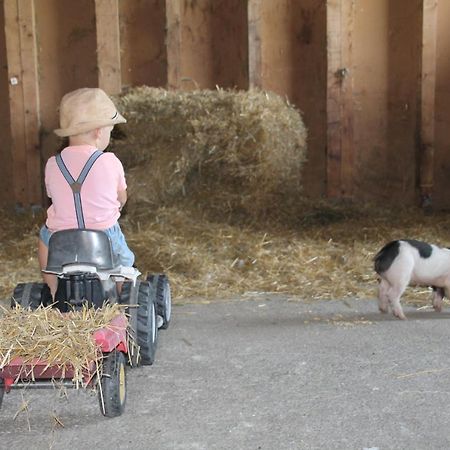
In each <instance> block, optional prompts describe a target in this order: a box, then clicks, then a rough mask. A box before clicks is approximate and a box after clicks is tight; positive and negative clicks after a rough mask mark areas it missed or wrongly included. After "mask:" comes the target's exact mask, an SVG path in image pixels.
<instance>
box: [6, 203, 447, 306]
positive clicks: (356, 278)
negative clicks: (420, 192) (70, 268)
mask: <svg viewBox="0 0 450 450" xmlns="http://www.w3.org/2000/svg"><path fill="white" fill-rule="evenodd" d="M299 208H300V209H301V212H300V213H299V214H298V215H297V216H296V219H297V221H296V222H294V221H293V220H292V221H291V222H286V221H284V220H283V221H282V223H280V222H276V221H275V220H271V221H264V222H262V223H260V224H246V225H243V224H229V223H226V222H225V221H223V222H218V221H215V222H213V221H210V220H208V219H207V218H204V217H203V216H202V215H201V214H199V213H198V212H197V211H196V210H195V209H187V208H179V207H176V206H171V207H159V208H154V209H152V210H151V211H147V214H146V215H143V214H141V215H139V214H136V215H132V214H130V213H128V215H126V216H125V217H123V219H122V220H121V223H122V228H123V230H124V232H125V235H126V237H127V241H128V243H129V245H130V247H131V248H132V249H133V250H134V251H135V253H136V257H137V259H136V263H137V266H138V268H139V270H140V271H141V272H143V273H146V272H151V273H154V272H165V273H167V274H168V276H169V278H170V282H171V287H172V292H173V298H174V301H175V303H180V302H189V301H211V300H214V299H215V300H220V299H225V298H229V297H232V296H241V295H247V296H253V295H257V296H259V295H261V294H264V295H266V294H269V293H283V294H286V295H289V296H291V298H293V299H296V300H299V301H314V300H319V299H320V300H326V299H342V298H355V297H356V298H362V299H365V298H374V297H375V296H376V291H377V282H376V276H375V273H374V270H373V262H372V259H373V256H374V255H375V253H376V252H377V251H378V250H379V249H380V248H381V247H382V246H383V245H384V244H385V243H386V242H387V241H389V240H391V239H399V238H414V239H420V240H424V241H427V242H433V243H436V244H438V245H442V246H448V245H449V244H450V239H449V236H450V214H449V213H445V212H442V213H435V214H434V215H430V216H426V215H424V214H423V212H422V211H421V210H420V209H413V208H412V209H400V208H395V209H386V208H381V207H376V206H373V205H361V204H332V203H327V202H321V203H309V204H308V203H304V204H302V205H301V206H300V207H299ZM1 216H2V218H1V219H0V230H4V232H5V233H6V234H5V235H6V236H7V237H6V238H5V239H3V240H2V241H1V245H0V264H1V266H2V267H3V268H4V270H3V271H0V295H1V298H5V299H6V298H8V297H10V296H11V294H12V292H13V289H14V287H15V285H16V284H17V283H19V282H29V281H33V280H39V279H40V275H39V271H38V263H37V257H36V252H37V236H38V229H39V225H40V224H41V223H42V220H43V218H42V217H37V216H36V217H31V216H26V215H20V216H9V215H7V214H5V213H3V214H2V215H1ZM402 301H404V302H408V301H409V302H412V303H414V304H418V305H424V304H427V305H429V304H430V302H429V291H428V290H427V289H417V288H416V289H412V288H411V289H408V290H407V292H406V293H405V296H404V300H402Z"/></svg>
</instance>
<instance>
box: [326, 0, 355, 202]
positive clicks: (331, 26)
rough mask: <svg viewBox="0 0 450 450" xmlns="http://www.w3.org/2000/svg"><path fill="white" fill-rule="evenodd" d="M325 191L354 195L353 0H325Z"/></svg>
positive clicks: (332, 195)
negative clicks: (326, 65)
mask: <svg viewBox="0 0 450 450" xmlns="http://www.w3.org/2000/svg"><path fill="white" fill-rule="evenodd" d="M326 5H327V63H328V68H327V194H328V196H329V197H338V198H339V197H351V196H352V195H353V171H354V146H353V98H352V97H353V86H352V84H353V83H352V35H353V21H354V8H355V2H354V1H353V0H350V1H349V0H327V2H326Z"/></svg>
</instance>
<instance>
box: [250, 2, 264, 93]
mask: <svg viewBox="0 0 450 450" xmlns="http://www.w3.org/2000/svg"><path fill="white" fill-rule="evenodd" d="M247 8H248V9H247V11H248V12H247V13H248V77H249V87H250V88H253V87H258V88H262V78H263V77H262V38H261V36H262V0H248V6H247Z"/></svg>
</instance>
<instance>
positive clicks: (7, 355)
mask: <svg viewBox="0 0 450 450" xmlns="http://www.w3.org/2000/svg"><path fill="white" fill-rule="evenodd" d="M119 313H120V308H119V306H118V305H107V306H105V307H104V308H102V309H97V310H94V309H88V308H83V309H82V310H81V311H76V312H70V313H67V314H61V313H60V312H59V311H58V310H57V309H53V308H51V307H45V308H44V307H39V308H38V309H36V310H34V311H30V310H24V309H23V308H21V307H19V306H17V307H16V308H13V309H6V308H4V309H3V311H2V317H0V369H2V368H3V367H5V366H6V365H8V364H9V363H10V362H11V360H12V359H14V358H16V357H20V358H23V367H25V366H26V365H27V364H31V365H32V364H33V362H32V361H33V359H35V358H39V359H40V360H43V361H46V362H47V363H48V364H49V365H57V366H58V367H60V368H61V369H62V371H63V372H65V371H66V370H67V369H68V368H69V367H70V368H73V370H74V377H73V380H72V381H73V382H74V383H75V385H76V387H81V386H83V381H84V380H83V375H84V374H85V373H86V371H88V370H89V369H90V365H91V363H92V362H93V361H94V362H96V363H97V362H98V360H99V359H101V357H102V356H101V352H100V351H99V348H98V347H97V345H96V343H95V341H94V340H93V339H92V335H93V333H94V332H95V331H97V330H99V329H100V328H104V327H105V326H107V325H108V324H109V323H110V321H111V320H112V319H113V318H114V317H115V316H117V314H119ZM23 375H24V376H25V377H31V376H32V374H26V373H24V374H23Z"/></svg>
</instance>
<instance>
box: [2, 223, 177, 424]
mask: <svg viewBox="0 0 450 450" xmlns="http://www.w3.org/2000/svg"><path fill="white" fill-rule="evenodd" d="M44 272H47V273H52V274H55V275H56V276H57V278H58V287H57V291H56V295H55V299H54V300H53V299H52V296H51V294H50V290H49V288H48V286H47V285H46V284H44V283H21V284H18V285H17V286H16V288H15V289H14V293H13V296H12V299H11V306H12V307H15V305H20V306H22V307H23V308H29V309H36V308H37V307H38V306H39V305H44V306H48V305H52V306H54V307H56V308H58V309H59V310H60V311H61V312H68V311H72V310H78V309H80V308H82V307H83V305H87V306H89V307H93V308H102V307H103V306H104V305H105V304H106V303H110V304H114V303H119V304H123V305H128V306H127V307H126V310H125V314H126V316H125V314H123V313H121V314H119V315H118V316H116V317H115V318H114V319H113V320H112V322H111V324H110V326H107V327H105V328H102V329H100V330H98V331H96V332H95V333H94V335H93V339H94V340H95V342H96V344H98V346H99V348H100V349H101V352H102V354H103V355H102V357H100V358H99V359H98V361H100V362H99V363H96V362H92V364H91V366H90V368H89V370H87V371H86V373H85V374H84V382H85V385H87V386H90V387H98V392H99V401H100V408H101V411H102V413H103V414H104V415H105V416H107V417H115V416H119V415H120V414H122V412H123V410H124V407H125V401H126V367H125V366H126V365H127V361H128V364H129V365H130V366H131V367H137V366H139V365H140V364H143V365H151V364H152V363H153V361H154V360H155V352H156V346H157V338H158V328H162V329H166V328H167V327H168V326H169V323H170V319H171V293H170V285H169V281H168V279H167V277H166V276H165V275H163V274H158V275H149V276H148V277H147V279H146V280H140V279H138V277H139V275H140V272H139V271H138V270H137V269H136V268H134V267H122V266H120V265H117V264H116V263H115V261H114V257H113V252H112V248H111V242H110V240H109V238H108V236H107V235H106V234H105V233H104V232H102V231H98V230H88V229H71V230H64V231H58V232H55V233H53V234H52V236H51V238H50V242H49V253H48V264H47V267H46V269H45V270H44ZM118 283H122V285H121V289H120V294H119V290H118ZM98 364H101V365H102V367H100V368H99V367H98ZM99 369H100V370H99ZM98 374H100V376H98ZM71 375H73V374H72V373H71V372H70V370H67V369H66V370H65V371H64V372H61V369H60V368H59V367H58V366H56V365H50V366H49V365H48V363H47V362H46V361H38V360H35V361H33V363H32V364H29V366H28V367H25V368H24V367H23V361H22V360H20V358H16V359H13V360H12V361H11V362H10V364H8V365H6V366H5V367H3V368H2V369H1V370H0V405H1V401H2V398H3V394H4V392H9V391H10V390H11V389H12V388H20V387H25V386H26V387H27V388H33V387H36V388H40V387H54V385H55V381H56V382H57V384H58V385H60V384H63V385H65V386H69V387H75V386H74V383H73V382H72V378H71Z"/></svg>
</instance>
